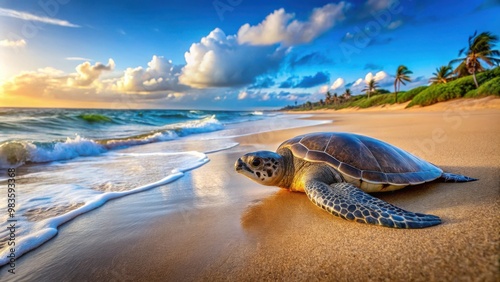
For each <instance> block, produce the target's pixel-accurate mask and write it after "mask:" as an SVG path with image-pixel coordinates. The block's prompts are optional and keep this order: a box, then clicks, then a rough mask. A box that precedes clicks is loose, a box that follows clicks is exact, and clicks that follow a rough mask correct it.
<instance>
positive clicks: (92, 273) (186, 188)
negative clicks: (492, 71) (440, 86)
mask: <svg viewBox="0 0 500 282" xmlns="http://www.w3.org/2000/svg"><path fill="white" fill-rule="evenodd" d="M439 107H442V108H440V109H437V108H435V109H433V110H429V109H430V108H429V109H426V108H423V109H412V110H393V111H383V110H381V111H351V112H347V111H346V112H341V113H339V112H327V113H318V114H315V115H314V116H313V117H311V118H314V119H322V120H332V121H333V123H331V124H325V125H320V126H314V127H306V128H300V129H292V130H283V131H278V132H272V133H262V134H257V135H250V136H245V137H240V138H238V140H237V141H238V142H240V146H238V147H235V148H233V149H230V150H226V151H222V152H217V153H213V154H210V155H209V158H210V160H211V161H210V162H209V163H208V164H206V165H204V166H203V167H201V168H199V169H196V170H193V171H191V172H189V173H187V174H186V175H185V176H184V177H183V178H181V179H180V180H178V181H176V182H174V183H172V184H169V185H165V186H162V187H158V188H155V189H152V190H149V191H146V192H143V193H139V194H135V195H131V196H128V197H124V198H120V199H117V200H114V201H111V202H109V203H108V204H107V205H105V206H104V207H102V208H100V209H97V210H94V211H92V212H90V213H88V214H84V215H83V216H80V217H79V218H77V219H75V220H73V221H71V222H70V223H69V224H66V225H64V226H62V228H60V230H59V235H58V236H57V237H56V238H54V239H53V240H51V241H50V242H48V243H46V244H44V245H43V246H42V247H40V248H38V249H36V250H35V251H33V252H31V253H29V254H27V255H25V256H23V257H21V258H20V259H19V260H18V264H17V266H16V267H17V269H16V270H17V274H15V275H10V274H8V273H6V268H5V267H4V268H1V269H0V270H1V274H0V279H2V280H3V279H5V278H10V280H17V281H24V280H30V281H56V280H65V281H67V280H74V281H100V280H105V281H111V280H115V281H126V280H144V281H193V280H194V281H201V280H203V281H206V280H216V281H220V280H229V281H255V280H286V281H296V280H301V281H303V280H311V281H314V280H324V281H368V280H370V281H381V280H384V281H386V280H389V281H498V280H500V271H499V267H500V265H499V254H500V232H499V230H500V150H499V145H498V144H500V124H499V121H500V110H499V109H497V108H493V109H492V108H488V107H469V108H467V109H466V108H464V107H463V106H456V105H455V106H454V105H453V104H448V105H446V104H444V106H443V104H440V106H439ZM315 131H345V132H355V133H360V134H365V135H369V136H372V137H375V138H378V139H381V140H384V141H386V142H389V143H391V144H393V145H396V146H398V147H400V148H402V149H405V150H407V151H410V152H412V153H414V154H415V155H417V156H419V157H422V158H424V159H426V160H428V161H430V162H432V163H434V164H436V165H438V166H440V167H441V168H443V169H444V170H446V171H449V172H454V173H461V174H465V175H467V176H471V177H475V178H479V181H476V182H470V183H461V184H450V183H435V182H434V183H428V184H424V185H420V186H416V187H409V188H406V189H403V190H400V191H396V192H390V193H379V194H376V197H379V198H381V199H383V200H385V201H388V202H390V203H393V204H395V205H397V206H399V207H402V208H404V209H407V210H410V211H414V212H422V213H430V214H434V215H438V216H440V217H441V219H442V220H443V223H442V224H441V225H438V226H435V227H431V228H427V229H420V230H398V229H390V228H384V227H378V226H370V225H364V224H359V223H354V222H349V221H346V220H342V219H340V218H336V217H334V216H332V215H330V214H328V213H326V212H324V211H322V210H321V209H319V208H317V207H316V206H314V205H313V204H312V203H311V202H310V201H309V200H308V199H307V197H306V195H305V194H301V193H291V192H288V191H285V190H280V189H278V188H273V187H264V186H260V185H258V184H256V183H254V182H252V181H250V180H248V179H246V178H244V177H243V176H241V175H238V174H236V173H235V172H234V170H233V164H234V161H235V160H236V159H237V158H238V157H239V156H240V155H242V154H243V153H246V152H249V151H254V150H264V149H268V150H275V149H276V147H277V146H278V145H279V144H280V143H281V142H282V141H284V140H286V139H287V138H290V137H293V136H295V135H298V134H303V133H308V132H315Z"/></svg>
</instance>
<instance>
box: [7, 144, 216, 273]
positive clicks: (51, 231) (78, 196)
mask: <svg viewBox="0 0 500 282" xmlns="http://www.w3.org/2000/svg"><path fill="white" fill-rule="evenodd" d="M138 161H139V162H141V163H143V164H144V165H147V164H150V165H151V166H154V167H157V166H160V165H161V164H162V161H165V162H166V164H167V165H166V166H165V167H164V168H163V169H167V168H168V169H170V171H169V172H166V175H164V176H163V177H161V178H160V179H158V180H156V181H154V180H153V182H151V183H146V184H143V185H140V186H136V187H135V188H132V189H129V190H124V191H109V192H102V191H98V190H95V189H92V187H86V186H85V185H86V183H96V182H97V181H99V180H102V179H101V178H103V177H105V178H109V176H108V177H106V176H103V175H98V174H95V170H96V171H101V172H103V170H102V169H100V168H99V165H102V166H103V167H109V166H114V169H115V171H124V173H123V175H115V179H122V178H123V180H124V181H127V183H130V182H132V183H133V182H134V180H130V179H127V177H130V176H131V174H130V173H129V172H128V171H127V166H129V168H128V170H137V162H138ZM208 161H209V160H208V158H207V156H206V155H205V154H203V153H199V152H182V153H154V154H153V153H151V154H140V153H135V154H123V153H115V154H111V155H110V156H109V157H107V159H106V160H101V158H88V159H86V160H83V161H81V163H78V164H76V165H73V162H69V163H67V164H54V165H53V166H52V168H49V170H47V171H45V170H43V169H42V170H41V171H39V172H35V173H32V174H31V175H25V179H27V180H29V179H33V178H35V177H36V178H40V179H44V178H45V179H54V181H53V183H47V182H46V181H44V183H29V184H24V188H25V191H23V197H22V200H21V199H20V200H18V202H17V203H16V206H18V208H17V209H16V219H17V222H16V226H23V228H22V229H17V230H16V241H15V242H16V245H15V254H16V258H18V257H19V256H21V255H23V254H24V253H26V252H29V251H30V250H32V249H34V248H37V247H38V246H40V245H41V244H43V243H44V242H46V241H48V240H50V239H51V238H52V237H54V236H55V235H56V234H57V232H58V230H57V228H58V227H59V226H60V225H61V224H63V223H65V222H68V221H70V220H71V219H73V218H75V217H76V216H78V215H81V214H83V213H86V212H88V211H91V210H93V209H96V208H98V207H100V206H102V205H103V204H105V203H106V202H107V201H109V200H111V199H115V198H119V197H123V196H126V195H130V194H133V193H138V192H142V191H145V190H149V189H151V188H154V187H157V186H160V185H164V184H167V183H170V182H172V181H175V180H176V179H178V178H180V177H182V176H183V175H184V172H186V171H188V170H191V169H195V168H197V167H199V166H202V165H204V164H205V163H207V162H208ZM169 163H170V164H172V163H174V165H175V167H172V166H168V164H169ZM139 168H140V167H139ZM160 171H161V170H160ZM76 172H78V173H76ZM115 173H116V172H113V174H115ZM139 177H141V176H139ZM142 177H143V176H142ZM153 179H154V178H153ZM129 180H130V182H129ZM64 183H73V184H64ZM42 184H43V185H42ZM40 185H42V187H40ZM94 188H95V187H94ZM0 198H1V197H0ZM1 200H5V199H3V198H2V199H1ZM67 203H83V205H80V206H79V207H77V208H76V209H73V210H69V211H67V212H62V213H61V214H59V215H55V216H52V217H48V218H45V219H42V220H39V221H32V220H29V219H28V217H27V216H26V213H27V212H29V211H33V210H37V209H38V210H40V209H42V210H43V208H47V207H58V206H64V205H65V204H67ZM41 215H42V216H43V213H42V214H41ZM1 220H3V221H4V222H6V221H7V215H2V216H1ZM8 232H9V231H8V230H2V231H0V237H2V238H7V236H8ZM4 243H5V242H4ZM9 254H10V247H8V246H7V245H5V246H4V247H3V249H1V250H0V265H4V264H7V263H9V258H8V257H7V255H9Z"/></svg>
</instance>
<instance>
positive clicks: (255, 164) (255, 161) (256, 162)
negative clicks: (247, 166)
mask: <svg viewBox="0 0 500 282" xmlns="http://www.w3.org/2000/svg"><path fill="white" fill-rule="evenodd" d="M259 165H260V159H254V160H253V161H252V166H259Z"/></svg>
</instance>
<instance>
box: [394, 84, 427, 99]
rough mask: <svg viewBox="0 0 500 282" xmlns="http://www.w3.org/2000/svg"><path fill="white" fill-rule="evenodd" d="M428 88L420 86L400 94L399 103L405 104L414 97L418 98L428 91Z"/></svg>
mask: <svg viewBox="0 0 500 282" xmlns="http://www.w3.org/2000/svg"><path fill="white" fill-rule="evenodd" d="M427 87H428V86H419V87H416V88H413V89H411V90H408V91H406V92H400V93H398V103H404V102H408V101H410V100H411V99H413V97H415V96H417V94H418V93H420V92H422V91H423V90H425V89H427Z"/></svg>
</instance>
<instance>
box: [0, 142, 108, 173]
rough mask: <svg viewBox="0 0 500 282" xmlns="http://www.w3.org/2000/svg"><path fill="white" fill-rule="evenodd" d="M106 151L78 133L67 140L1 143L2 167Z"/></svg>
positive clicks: (71, 157) (0, 166)
mask: <svg viewBox="0 0 500 282" xmlns="http://www.w3.org/2000/svg"><path fill="white" fill-rule="evenodd" d="M105 151H106V148H104V147H103V146H102V145H101V144H98V143H96V142H95V141H94V140H90V139H86V138H83V137H81V136H79V135H76V136H75V137H74V138H69V137H68V138H66V140H65V141H55V142H44V143H42V142H31V141H10V142H5V143H3V144H0V168H8V167H18V166H21V165H23V164H25V163H44V162H51V161H59V160H68V159H73V158H76V157H81V156H95V155H99V154H102V153H104V152H105Z"/></svg>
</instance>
